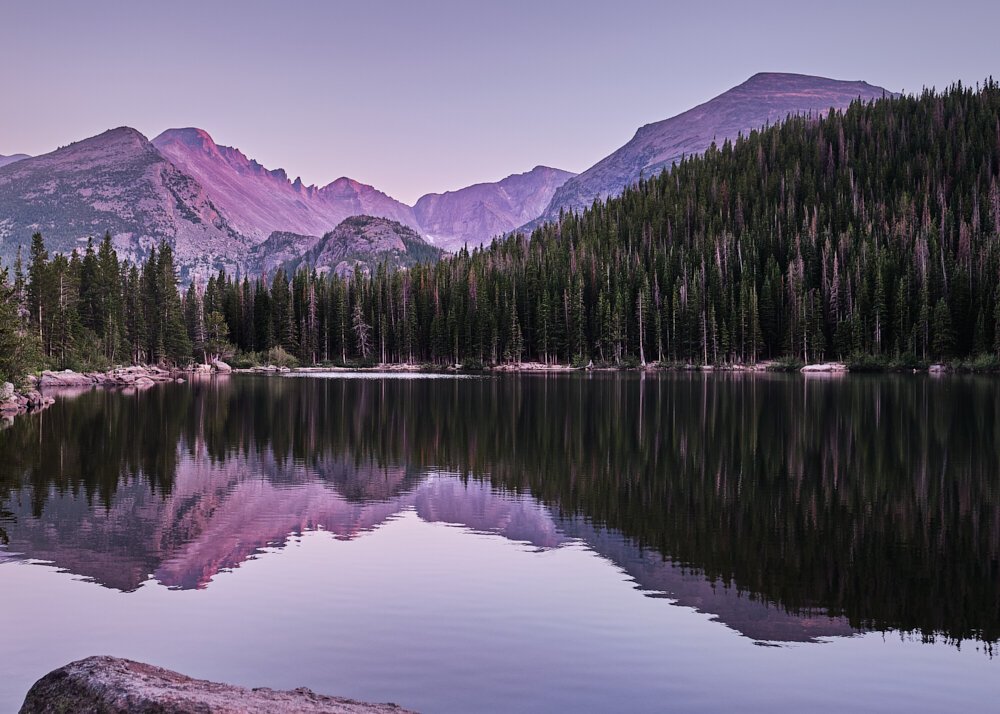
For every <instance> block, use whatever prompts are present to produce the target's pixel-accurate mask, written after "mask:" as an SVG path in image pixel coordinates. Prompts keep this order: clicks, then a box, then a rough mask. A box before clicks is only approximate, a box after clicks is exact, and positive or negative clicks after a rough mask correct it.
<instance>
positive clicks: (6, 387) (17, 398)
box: [0, 361, 233, 420]
mask: <svg viewBox="0 0 1000 714" xmlns="http://www.w3.org/2000/svg"><path fill="white" fill-rule="evenodd" d="M232 371H233V370H232V368H231V367H230V366H229V365H228V364H226V363H225V362H221V361H216V362H213V363H212V364H208V365H203V364H199V365H194V366H193V367H189V368H187V369H184V370H176V369H166V368H164V367H158V366H155V365H134V366H131V367H116V368H115V369H111V370H108V371H107V372H74V371H73V370H70V369H66V370H62V371H51V370H46V371H44V372H42V373H41V374H40V375H38V376H35V375H29V376H28V377H27V378H26V379H25V381H24V386H23V387H21V388H20V389H18V388H17V387H15V386H14V385H13V384H12V383H10V382H4V383H3V384H0V419H7V420H9V419H11V418H13V417H14V416H15V415H17V414H23V413H25V412H31V411H37V410H39V409H44V408H45V407H47V406H49V405H51V404H53V403H54V402H55V397H54V396H53V394H58V393H59V392H60V391H65V390H79V389H91V388H94V387H112V388H113V387H117V388H122V389H135V390H138V389H148V388H149V387H152V386H155V385H157V384H163V383H165V382H178V381H180V382H183V381H185V377H188V376H191V375H193V374H228V373H230V372H232Z"/></svg>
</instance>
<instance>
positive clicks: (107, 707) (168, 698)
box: [21, 657, 407, 714]
mask: <svg viewBox="0 0 1000 714" xmlns="http://www.w3.org/2000/svg"><path fill="white" fill-rule="evenodd" d="M406 711H407V710H405V709H401V708H400V707H397V706H396V705H395V704H366V703H364V702H357V701H354V700H352V699H340V698H338V697H329V696H325V695H322V694H316V693H314V692H312V691H310V690H308V689H295V690H293V691H275V690H273V689H244V688H243V687H234V686H231V685H228V684H217V683H215V682H207V681H205V680H201V679H191V678H190V677H185V676H184V675H183V674H178V673H177V672H171V671H170V670H168V669H162V668H160V667H153V666H152V665H148V664H142V663H141V662H133V661H131V660H127V659H118V658H117V657H88V658H87V659H82V660H80V661H78V662H72V663H70V664H68V665H66V666H65V667H60V668H59V669H57V670H55V671H53V672H50V673H49V674H47V675H45V676H44V677H42V678H41V679H40V680H38V681H37V682H35V685H34V686H33V687H32V688H31V691H29V692H28V696H27V698H26V699H25V700H24V705H23V706H22V707H21V714H56V713H57V712H58V713H60V714H61V713H62V712H67V713H68V712H73V713H74V714H125V713H126V712H128V713H129V714H132V713H135V714H153V713H154V712H155V713H156V714H196V713H197V714H209V713H211V714H236V713H237V712H239V713H240V714H244V713H246V714H258V713H259V714H265V713H267V714H270V713H272V712H274V713H276V714H281V713H282V712H302V713H303V714H312V713H318V712H324V713H331V712H336V713H337V714H406Z"/></svg>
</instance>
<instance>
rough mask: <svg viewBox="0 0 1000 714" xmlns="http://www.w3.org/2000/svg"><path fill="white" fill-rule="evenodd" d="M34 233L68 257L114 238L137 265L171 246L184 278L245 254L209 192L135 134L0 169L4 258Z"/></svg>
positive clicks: (120, 133)
mask: <svg viewBox="0 0 1000 714" xmlns="http://www.w3.org/2000/svg"><path fill="white" fill-rule="evenodd" d="M35 231H41V232H42V234H43V235H44V236H45V240H46V243H47V244H48V246H49V249H50V250H54V251H59V252H66V253H68V252H70V251H72V250H73V249H74V248H76V247H83V246H84V245H85V244H86V239H87V237H89V236H97V237H99V236H101V235H102V234H104V233H105V232H110V233H111V234H112V235H113V236H114V237H115V245H116V247H117V248H118V249H119V252H120V253H121V254H122V255H123V256H127V257H129V258H132V259H137V258H141V257H143V256H144V255H145V254H146V253H147V252H148V250H149V248H150V247H152V246H153V245H155V244H157V243H158V242H159V241H161V240H166V241H168V242H169V243H171V244H172V245H173V246H174V249H175V251H176V254H177V260H178V263H179V264H181V265H183V266H184V269H185V271H186V270H188V269H191V268H194V267H196V266H201V267H202V268H203V269H204V270H206V271H207V270H217V269H218V268H219V267H223V266H225V267H229V268H232V267H233V266H235V265H236V264H237V263H238V260H239V256H240V255H242V253H243V252H244V251H245V250H246V248H247V242H246V241H245V239H244V238H243V237H242V236H241V235H240V234H239V233H238V232H237V231H236V230H234V229H233V227H232V225H231V224H230V223H229V222H228V221H227V220H226V218H225V217H224V216H223V215H221V214H220V212H219V211H218V209H217V207H216V206H215V205H214V204H213V202H212V200H211V199H210V197H209V196H208V194H207V193H206V191H205V189H204V188H203V187H202V186H201V185H200V184H199V183H198V182H197V181H195V180H194V179H192V178H191V177H190V176H188V175H187V174H185V173H184V172H182V171H180V170H179V169H178V168H177V167H176V166H174V165H173V164H172V163H170V162H169V161H167V160H166V159H165V158H163V156H162V155H161V154H160V152H159V151H157V150H156V148H155V147H154V146H153V145H152V144H151V143H150V142H149V141H148V140H147V139H146V137H145V136H143V135H142V134H140V133H139V132H138V131H136V130H135V129H131V128H129V127H119V128H117V129H111V130H109V131H106V132H104V133H103V134H99V135H98V136H94V137H91V138H89V139H84V140H83V141H78V142H75V143H73V144H70V145H69V146H65V147H62V148H60V149H57V150H56V151H53V152H51V153H49V154H44V155H42V156H35V157H31V158H25V159H21V160H20V161H17V162H15V163H11V164H8V165H7V166H4V167H2V168H0V255H3V256H4V257H6V258H7V259H8V260H9V258H10V256H11V255H12V254H13V253H14V252H15V251H16V246H17V245H18V244H21V245H26V244H27V243H28V241H29V240H30V237H31V234H32V233H34V232H35Z"/></svg>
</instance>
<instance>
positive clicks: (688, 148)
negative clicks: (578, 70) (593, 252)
mask: <svg viewBox="0 0 1000 714" xmlns="http://www.w3.org/2000/svg"><path fill="white" fill-rule="evenodd" d="M892 95H893V93H892V92H890V91H888V90H886V89H883V88H882V87H876V86H874V85H871V84H868V83H867V82H863V81H842V80H836V79H827V78H825V77H814V76H811V75H804V74H789V73H781V72H761V73H758V74H755V75H753V76H752V77H750V78H749V79H748V80H747V81H745V82H743V83H742V84H740V85H738V86H736V87H734V88H732V89H730V90H728V91H726V92H724V93H722V94H720V95H719V96H717V97H715V98H714V99H710V100H709V101H707V102H705V103H704V104H699V105H698V106H696V107H694V108H692V109H689V110H687V111H685V112H682V113H681V114H678V115H676V116H674V117H671V118H669V119H664V120H663V121H658V122H654V123H652V124H646V125H645V126H642V127H640V128H639V129H638V130H637V131H636V133H635V136H633V137H632V139H631V140H630V141H629V142H628V143H626V144H625V145H624V146H622V147H621V148H620V149H617V150H616V151H614V152H612V153H611V154H609V155H608V156H606V157H605V158H603V159H601V160H600V161H598V162H597V163H596V164H594V165H593V166H591V167H590V168H589V169H587V170H586V171H584V172H582V173H581V174H579V175H578V176H574V177H573V178H571V179H569V180H568V181H566V182H565V183H564V184H563V185H562V186H560V187H559V188H558V189H557V190H556V191H555V193H554V195H553V196H552V200H551V201H550V202H549V205H548V206H547V207H546V208H545V210H544V211H543V212H542V213H541V214H539V216H538V218H537V219H536V220H535V221H533V222H528V225H527V226H526V228H528V229H530V228H531V227H533V226H534V225H537V224H539V223H541V222H544V221H553V220H557V219H558V218H559V211H560V210H573V211H580V210H583V209H584V208H587V207H588V206H590V205H591V204H592V203H593V202H594V200H603V199H605V198H608V197H610V196H617V195H619V194H620V193H621V192H622V191H623V190H624V189H625V187H626V186H628V185H630V184H632V183H635V182H636V181H638V180H639V178H640V177H642V176H653V175H656V174H658V173H660V172H661V171H662V170H663V169H664V168H669V167H670V166H671V165H673V164H674V163H676V162H678V161H680V160H681V159H682V158H683V157H685V156H692V155H694V154H701V153H704V152H705V151H706V150H707V149H708V148H709V146H711V144H712V142H713V141H714V142H716V143H717V144H719V145H721V144H722V142H723V141H725V140H726V139H730V140H732V139H736V137H737V136H739V135H740V134H747V133H749V132H751V131H753V130H755V129H760V128H761V127H763V126H765V125H772V124H776V123H780V122H782V121H784V120H785V119H786V118H788V117H789V116H792V115H814V116H818V115H820V114H826V113H827V112H829V111H830V110H831V109H845V108H847V107H848V106H849V105H850V104H851V102H853V101H855V100H856V99H859V98H860V99H861V100H862V101H872V100H876V99H881V98H882V97H883V96H892Z"/></svg>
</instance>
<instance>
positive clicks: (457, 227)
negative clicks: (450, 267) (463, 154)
mask: <svg viewBox="0 0 1000 714" xmlns="http://www.w3.org/2000/svg"><path fill="white" fill-rule="evenodd" d="M573 176H574V174H572V173H570V172H569V171H562V170H560V169H553V168H549V167H548V166H536V167H535V168H533V169H532V170H531V171H528V172H526V173H523V174H514V175H513V176H508V177H507V178H505V179H503V180H501V181H497V182H495V183H478V184H475V185H473V186H468V187H466V188H462V189H459V190H457V191H448V192H447V193H428V194H427V195H425V196H421V197H420V199H419V200H418V201H417V203H416V205H415V206H414V207H413V212H414V214H415V215H416V218H417V221H418V222H419V223H420V229H421V231H422V232H423V233H424V235H425V236H426V237H427V239H428V240H429V241H431V242H433V243H434V245H437V246H439V247H441V248H444V249H445V250H451V251H454V250H457V249H459V248H461V247H462V246H463V245H466V244H467V245H469V247H470V248H471V247H475V246H479V245H482V244H483V243H486V242H488V241H489V240H490V239H492V238H493V237H495V236H498V235H503V234H505V233H509V232H510V231H512V230H514V229H515V228H517V227H518V226H521V225H524V224H525V223H527V222H528V221H531V220H534V219H535V218H537V217H538V216H540V215H541V214H542V211H543V210H545V207H546V206H548V204H549V201H550V200H551V199H552V195H553V194H554V193H555V191H556V189H557V188H559V187H560V186H562V185H563V184H564V183H566V181H567V180H568V179H570V178H572V177H573Z"/></svg>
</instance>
